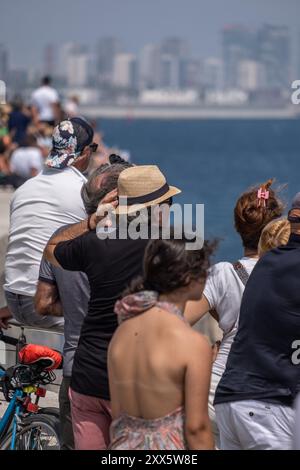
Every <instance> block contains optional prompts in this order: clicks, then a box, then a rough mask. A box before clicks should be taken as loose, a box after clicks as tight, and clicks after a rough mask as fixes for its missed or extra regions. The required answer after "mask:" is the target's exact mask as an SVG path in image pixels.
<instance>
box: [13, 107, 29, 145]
mask: <svg viewBox="0 0 300 470" xmlns="http://www.w3.org/2000/svg"><path fill="white" fill-rule="evenodd" d="M29 123H30V118H29V117H28V116H26V114H24V113H22V111H13V112H12V113H11V115H10V116H9V119H8V129H9V131H14V134H13V141H14V142H16V143H17V144H19V145H22V144H23V141H24V138H25V136H26V131H27V127H28V125H29Z"/></svg>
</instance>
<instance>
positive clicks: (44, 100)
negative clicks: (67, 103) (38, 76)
mask: <svg viewBox="0 0 300 470" xmlns="http://www.w3.org/2000/svg"><path fill="white" fill-rule="evenodd" d="M31 102H32V114H33V122H34V123H35V124H38V123H39V122H44V123H46V124H48V125H49V126H52V127H54V125H55V121H56V111H57V109H56V106H57V105H58V103H59V96H58V93H57V91H56V90H55V88H52V86H51V77H48V76H46V77H43V78H42V81H41V86H40V87H39V88H37V89H36V90H35V91H34V92H33V93H32V96H31Z"/></svg>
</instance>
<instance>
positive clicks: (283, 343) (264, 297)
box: [215, 193, 300, 450]
mask: <svg viewBox="0 0 300 470" xmlns="http://www.w3.org/2000/svg"><path fill="white" fill-rule="evenodd" d="M288 220H289V221H290V223H291V235H290V238H289V241H288V243H287V244H286V245H282V246H279V247H278V248H274V249H272V250H270V251H269V252H267V253H266V254H264V255H263V256H262V257H261V258H260V260H259V261H258V263H257V264H256V266H255V268H254V270H253V271H252V274H251V276H250V278H249V280H248V282H247V285H246V288H245V291H244V296H243V300H242V304H241V311H240V320H239V329H238V332H237V334H236V336H235V340H234V343H233V345H232V347H231V350H230V354H229V357H228V361H227V366H226V370H225V372H224V374H223V376H222V378H221V381H220V383H219V386H218V388H217V391H216V396H215V409H216V418H217V424H218V428H219V430H220V441H221V449H224V450H247V449H253V450H260V449H261V450H269V449H272V450H288V449H291V448H292V444H293V437H294V436H293V435H294V420H295V411H294V406H295V398H296V396H297V393H298V392H299V391H300V363H299V362H300V361H299V339H300V289H299V280H300V193H298V194H296V196H295V198H294V199H293V202H292V207H291V210H290V211H289V214H288Z"/></svg>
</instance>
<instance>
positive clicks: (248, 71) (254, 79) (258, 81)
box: [238, 60, 266, 91]
mask: <svg viewBox="0 0 300 470" xmlns="http://www.w3.org/2000/svg"><path fill="white" fill-rule="evenodd" d="M238 84H239V88H240V89H241V90H244V91H256V90H259V89H262V88H265V87H266V69H265V67H264V65H263V64H262V63H260V62H257V61H256V60H242V61H241V62H240V64H239V69H238Z"/></svg>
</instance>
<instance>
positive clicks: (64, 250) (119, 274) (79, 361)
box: [45, 165, 180, 450]
mask: <svg viewBox="0 0 300 470" xmlns="http://www.w3.org/2000/svg"><path fill="white" fill-rule="evenodd" d="M178 193H180V190H179V189H177V188H175V187H172V186H169V185H168V184H167V182H166V179H165V176H164V175H163V174H162V173H161V171H160V170H159V168H158V167H156V166H154V165H149V166H148V165H145V166H134V167H132V168H127V169H126V170H124V171H122V173H121V174H120V176H119V179H118V191H115V192H114V193H110V194H109V196H110V197H111V200H110V201H108V202H110V203H111V206H113V207H117V209H116V212H117V215H118V217H120V214H123V215H124V216H125V218H126V220H127V221H129V220H130V217H131V218H132V221H134V220H135V219H136V215H135V214H136V211H137V210H140V209H141V208H143V209H147V208H148V207H149V208H150V207H151V206H157V207H158V206H159V204H163V203H166V204H167V203H168V201H169V204H170V203H171V199H170V198H172V197H173V196H174V195H175V194H178ZM107 197H108V196H107ZM117 198H118V199H117ZM120 199H121V200H124V199H126V203H124V204H121V205H118V201H120ZM138 208H139V209H138ZM127 215H128V217H129V216H130V217H129V218H127ZM98 222H99V218H98V215H97V214H93V215H92V216H90V217H89V218H88V219H86V220H84V221H83V222H81V223H79V224H74V225H72V226H70V227H69V228H67V229H65V230H63V231H61V232H60V233H59V234H58V235H57V236H55V237H53V238H52V239H51V240H50V241H49V243H48V244H47V246H46V248H45V257H46V259H47V260H48V261H49V262H50V263H52V264H54V265H56V266H61V267H62V268H64V269H67V270H70V271H82V272H84V273H86V274H87V276H88V279H89V283H90V289H91V298H90V302H89V310H88V313H87V315H86V317H85V319H84V322H83V326H82V329H81V335H80V339H79V343H78V348H77V350H76V353H75V357H74V364H73V371H72V378H71V387H70V398H71V411H72V422H73V431H74V439H75V447H76V449H78V450H101V449H102V450H103V449H106V448H107V446H108V444H109V426H110V424H111V410H110V394H109V385H108V372H107V349H108V345H109V342H110V340H111V338H112V335H113V333H114V332H115V330H116V328H117V326H118V323H117V316H116V314H115V313H114V305H115V303H116V301H117V300H118V299H119V297H120V296H121V294H122V292H123V291H124V289H125V288H126V287H127V286H128V284H129V283H130V282H131V280H132V279H133V278H135V277H136V276H138V275H140V274H141V273H142V264H143V256H144V251H145V248H146V246H147V243H148V239H146V238H141V237H138V238H135V239H134V238H132V237H130V236H129V234H127V237H126V238H124V237H122V236H120V237H119V236H118V233H119V232H118V225H117V227H116V228H115V231H114V233H115V236H111V237H106V238H105V239H101V238H99V237H98V236H97V233H96V227H97V224H98ZM145 223H146V224H147V226H148V223H149V220H148V218H147V220H146V221H145Z"/></svg>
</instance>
